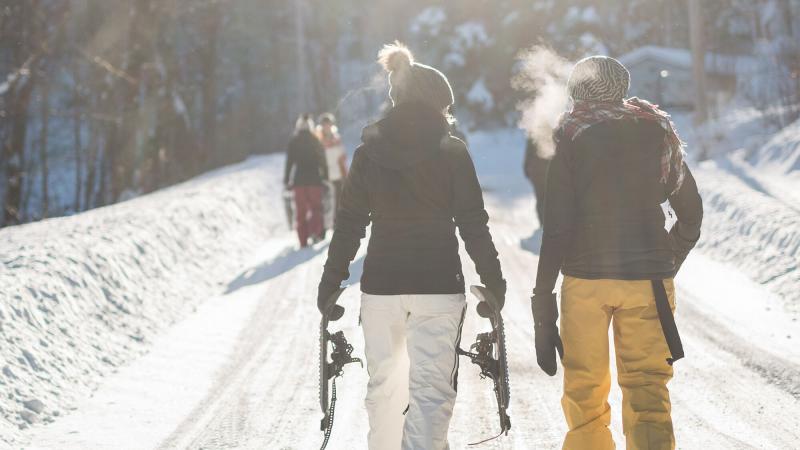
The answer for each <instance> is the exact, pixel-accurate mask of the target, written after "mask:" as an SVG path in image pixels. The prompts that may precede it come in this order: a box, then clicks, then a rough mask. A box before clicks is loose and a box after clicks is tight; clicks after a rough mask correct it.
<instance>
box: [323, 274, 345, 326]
mask: <svg viewBox="0 0 800 450" xmlns="http://www.w3.org/2000/svg"><path fill="white" fill-rule="evenodd" d="M338 290H339V286H337V285H335V284H333V283H329V282H326V281H322V282H320V283H319V292H318V294H317V309H319V312H321V313H322V314H324V315H327V316H328V320H332V321H335V320H339V319H341V318H342V316H343V315H344V308H343V307H342V306H339V305H337V304H336V299H333V296H334V294H336V291H338ZM331 300H333V301H331Z"/></svg>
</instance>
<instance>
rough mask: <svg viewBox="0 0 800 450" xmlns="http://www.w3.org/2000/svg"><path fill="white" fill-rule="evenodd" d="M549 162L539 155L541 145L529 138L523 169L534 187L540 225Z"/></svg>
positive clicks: (542, 218) (526, 142)
mask: <svg viewBox="0 0 800 450" xmlns="http://www.w3.org/2000/svg"><path fill="white" fill-rule="evenodd" d="M549 162H550V160H549V159H547V158H543V157H542V156H541V155H539V146H538V145H536V142H535V141H534V140H533V139H531V138H528V139H527V140H526V141H525V161H524V162H523V163H522V169H523V172H524V173H525V178H527V179H528V181H530V183H531V186H532V187H533V195H534V196H535V197H536V216H537V218H538V219H539V225H542V224H544V193H545V189H546V187H547V165H548V164H549Z"/></svg>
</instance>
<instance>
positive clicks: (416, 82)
mask: <svg viewBox="0 0 800 450" xmlns="http://www.w3.org/2000/svg"><path fill="white" fill-rule="evenodd" d="M378 61H379V62H380V63H381V65H383V68H384V69H385V70H386V71H387V72H389V85H390V89H389V97H391V99H392V101H393V102H394V104H395V105H399V104H401V103H411V102H418V103H426V104H428V105H431V106H433V107H434V108H436V109H437V110H439V111H442V110H444V109H445V108H447V107H449V106H450V105H452V104H453V103H454V98H453V89H452V88H451V87H450V82H449V81H447V77H445V76H444V74H443V73H442V72H439V71H438V70H436V69H434V68H433V67H430V66H426V65H425V64H420V63H418V62H414V56H413V55H412V54H411V51H410V50H409V49H408V47H406V46H405V45H403V44H402V43H400V42H397V41H396V42H395V43H394V44H388V45H384V46H383V49H382V50H381V51H380V53H378Z"/></svg>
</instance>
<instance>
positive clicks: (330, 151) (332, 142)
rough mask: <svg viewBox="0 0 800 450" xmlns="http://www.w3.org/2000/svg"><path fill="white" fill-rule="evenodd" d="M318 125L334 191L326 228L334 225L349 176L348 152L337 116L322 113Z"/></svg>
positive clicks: (318, 135)
mask: <svg viewBox="0 0 800 450" xmlns="http://www.w3.org/2000/svg"><path fill="white" fill-rule="evenodd" d="M318 122H319V125H318V126H317V137H318V138H319V140H320V142H322V146H323V147H325V159H326V161H327V162H328V181H329V182H330V184H331V187H332V192H331V193H329V198H328V200H329V205H330V207H329V208H326V209H327V212H328V213H327V214H326V216H327V217H326V220H325V222H326V223H325V225H326V228H332V227H333V221H334V219H335V216H336V210H337V209H338V208H339V200H340V198H341V195H342V187H343V186H344V179H345V177H346V176H347V153H346V152H345V150H344V145H342V138H341V137H340V136H339V130H338V129H337V128H336V118H335V117H334V115H333V114H331V113H325V114H322V115H321V116H320V117H319V121H318Z"/></svg>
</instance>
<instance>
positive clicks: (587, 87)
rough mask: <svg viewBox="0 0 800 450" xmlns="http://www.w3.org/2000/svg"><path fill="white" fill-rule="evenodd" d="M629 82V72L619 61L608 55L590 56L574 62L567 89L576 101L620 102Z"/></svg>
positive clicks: (625, 93) (626, 92)
mask: <svg viewBox="0 0 800 450" xmlns="http://www.w3.org/2000/svg"><path fill="white" fill-rule="evenodd" d="M630 83H631V74H630V73H629V72H628V69H626V68H625V66H623V65H622V63H621V62H619V61H617V60H616V59H614V58H610V57H608V56H590V57H588V58H584V59H582V60H580V61H578V63H577V64H575V67H574V68H573V69H572V73H571V74H570V76H569V81H567V90H568V91H569V96H570V97H572V100H574V101H576V102H577V101H583V100H585V101H597V102H621V101H622V100H623V99H624V98H625V96H626V95H627V94H628V88H629V87H630Z"/></svg>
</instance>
